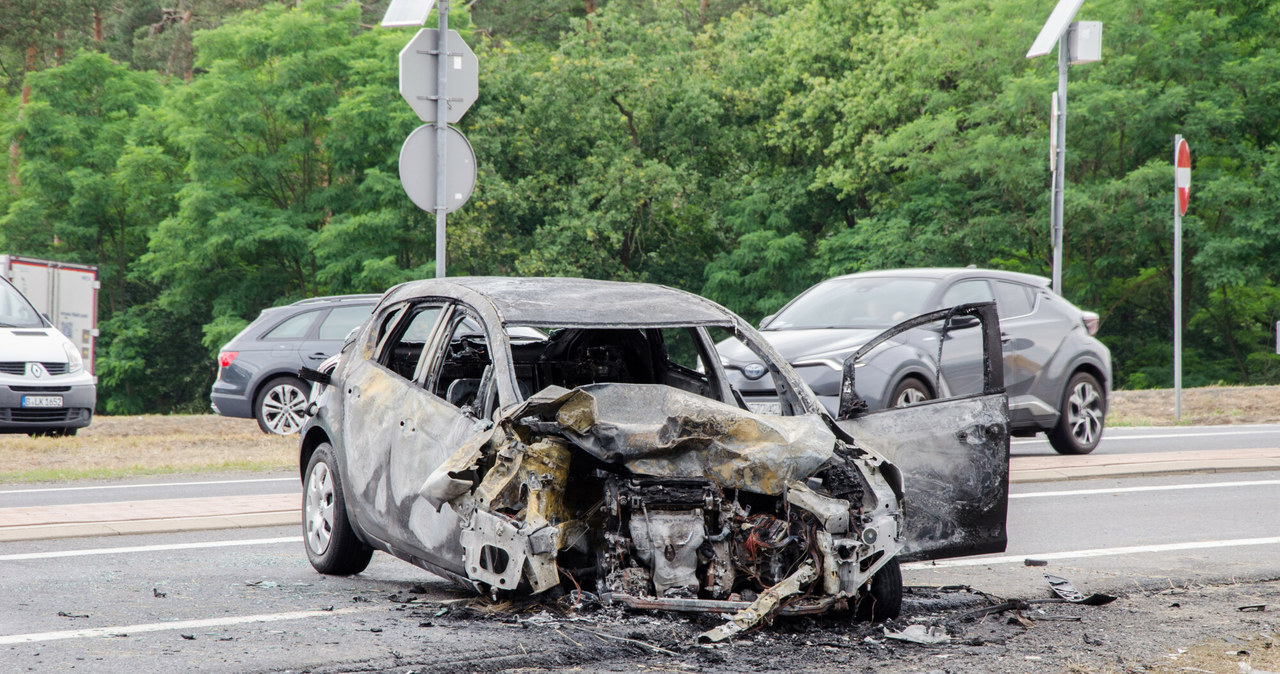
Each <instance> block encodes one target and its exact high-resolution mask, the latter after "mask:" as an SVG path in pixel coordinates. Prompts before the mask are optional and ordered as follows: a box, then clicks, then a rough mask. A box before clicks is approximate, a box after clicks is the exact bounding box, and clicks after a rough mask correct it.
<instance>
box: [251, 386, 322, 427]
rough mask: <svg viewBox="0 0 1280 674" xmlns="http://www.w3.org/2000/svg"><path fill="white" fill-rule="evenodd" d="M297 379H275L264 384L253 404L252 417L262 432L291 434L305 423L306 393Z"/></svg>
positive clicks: (305, 387)
mask: <svg viewBox="0 0 1280 674" xmlns="http://www.w3.org/2000/svg"><path fill="white" fill-rule="evenodd" d="M309 390H310V387H308V386H307V385H306V383H305V382H303V381H302V380H301V379H298V378H297V377H277V378H275V379H272V380H271V381H269V382H267V385H266V386H263V387H262V390H261V391H259V392H258V397H257V398H256V399H255V400H254V402H253V415H254V416H255V417H257V419H258V427H259V428H261V429H262V432H264V433H274V434H276V435H292V434H294V433H297V432H298V430H299V429H301V428H302V424H303V422H305V421H306V420H307V404H308V403H309V402H310V401H309V400H307V391H309Z"/></svg>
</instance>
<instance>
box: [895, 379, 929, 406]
mask: <svg viewBox="0 0 1280 674" xmlns="http://www.w3.org/2000/svg"><path fill="white" fill-rule="evenodd" d="M926 400H933V394H932V393H930V392H929V387H927V386H925V385H924V382H922V381H920V380H919V379H916V378H915V377H906V378H904V379H903V380H902V381H900V382H898V385H897V386H895V387H893V393H890V394H889V401H888V402H889V404H888V405H886V407H903V406H904V405H913V404H915V403H920V402H924V401H926Z"/></svg>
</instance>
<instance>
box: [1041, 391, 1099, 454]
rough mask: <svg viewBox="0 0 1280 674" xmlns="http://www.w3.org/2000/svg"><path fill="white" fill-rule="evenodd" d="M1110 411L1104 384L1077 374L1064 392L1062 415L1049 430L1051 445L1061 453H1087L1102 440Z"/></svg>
mask: <svg viewBox="0 0 1280 674" xmlns="http://www.w3.org/2000/svg"><path fill="white" fill-rule="evenodd" d="M1106 409H1107V400H1106V394H1105V393H1104V392H1103V389H1102V385H1101V384H1099V383H1098V380H1097V379H1096V378H1094V376H1093V375H1091V374H1089V373H1088V372H1077V373H1075V374H1074V375H1072V376H1071V380H1070V381H1069V382H1067V389H1066V390H1065V391H1063V392H1062V413H1061V414H1059V415H1058V423H1057V424H1056V425H1055V426H1054V427H1053V428H1052V429H1050V430H1049V433H1048V435H1049V444H1051V445H1053V448H1054V449H1055V450H1057V452H1058V453H1059V454H1088V453H1089V452H1092V451H1093V450H1094V449H1095V448H1096V447H1097V446H1098V442H1099V441H1100V440H1102V427H1103V425H1104V423H1105V416H1106Z"/></svg>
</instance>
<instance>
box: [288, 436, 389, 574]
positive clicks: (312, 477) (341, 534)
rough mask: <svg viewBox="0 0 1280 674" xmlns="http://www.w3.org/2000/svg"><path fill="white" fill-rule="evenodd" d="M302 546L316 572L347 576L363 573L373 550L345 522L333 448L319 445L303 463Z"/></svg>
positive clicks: (344, 509)
mask: <svg viewBox="0 0 1280 674" xmlns="http://www.w3.org/2000/svg"><path fill="white" fill-rule="evenodd" d="M302 545H303V547H305V548H306V549H307V559H309V560H311V566H313V567H315V570H316V571H319V572H320V573H324V574H328V575H331V576H350V575H352V574H355V573H360V572H361V571H364V570H365V568H367V567H368V566H369V559H370V558H372V557H373V548H370V547H369V546H367V545H365V544H364V543H361V542H360V539H359V538H357V537H356V532H355V529H353V528H352V527H351V521H350V520H349V519H347V502H346V499H344V498H343V496H342V476H341V475H340V474H339V473H338V467H337V462H336V461H335V460H334V458H333V447H332V446H330V445H329V443H327V442H325V443H321V444H320V445H319V446H317V447H316V451H315V453H313V454H312V455H311V460H310V461H309V462H307V472H306V478H305V480H304V482H303V485H302Z"/></svg>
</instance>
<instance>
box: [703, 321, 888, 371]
mask: <svg viewBox="0 0 1280 674" xmlns="http://www.w3.org/2000/svg"><path fill="white" fill-rule="evenodd" d="M881 332H884V331H883V330H881V329H878V328H871V329H862V328H823V329H813V330H764V331H762V332H761V333H760V334H761V336H763V337H764V338H765V339H767V340H769V343H770V344H772V345H773V348H775V349H777V350H778V353H780V354H782V357H783V358H785V359H786V360H787V362H789V363H794V362H796V361H797V360H803V359H804V357H805V356H812V355H815V354H827V353H831V352H833V351H843V352H845V353H853V352H854V350H856V349H857V348H858V347H861V346H862V345H863V344H866V343H867V342H869V341H871V339H872V338H873V337H875V336H876V335H879V334H880V333H881ZM716 350H717V351H719V352H720V355H721V356H723V357H724V358H726V359H727V360H729V361H731V362H735V363H744V362H755V361H758V360H759V359H758V358H756V355H755V354H754V353H752V352H751V351H750V350H749V349H747V347H746V346H744V345H743V344H742V343H741V342H739V341H737V340H735V339H729V340H725V341H723V342H720V343H719V344H716Z"/></svg>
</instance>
